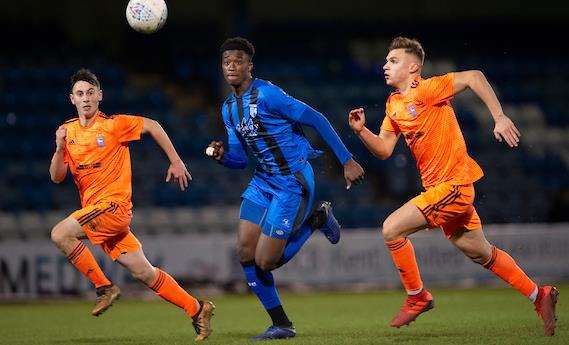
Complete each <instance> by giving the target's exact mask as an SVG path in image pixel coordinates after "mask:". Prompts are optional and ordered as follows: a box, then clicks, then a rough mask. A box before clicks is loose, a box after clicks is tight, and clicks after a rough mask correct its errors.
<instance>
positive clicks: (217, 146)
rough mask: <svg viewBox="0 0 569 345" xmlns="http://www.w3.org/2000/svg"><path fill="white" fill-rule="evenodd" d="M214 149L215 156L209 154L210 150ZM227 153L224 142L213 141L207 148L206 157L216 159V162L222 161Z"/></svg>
mask: <svg viewBox="0 0 569 345" xmlns="http://www.w3.org/2000/svg"><path fill="white" fill-rule="evenodd" d="M210 147H212V148H213V154H212V155H209V154H207V151H208V149H209V148H210ZM224 153H225V148H224V147H223V141H215V140H214V141H212V142H211V143H210V144H209V146H208V147H207V148H206V155H207V156H208V157H211V158H213V159H215V160H216V161H218V162H219V161H221V160H222V159H223V154H224Z"/></svg>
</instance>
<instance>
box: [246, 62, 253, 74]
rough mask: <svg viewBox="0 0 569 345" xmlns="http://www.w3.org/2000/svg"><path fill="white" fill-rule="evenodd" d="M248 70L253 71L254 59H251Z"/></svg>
mask: <svg viewBox="0 0 569 345" xmlns="http://www.w3.org/2000/svg"><path fill="white" fill-rule="evenodd" d="M247 72H249V74H251V73H253V61H249V66H247Z"/></svg>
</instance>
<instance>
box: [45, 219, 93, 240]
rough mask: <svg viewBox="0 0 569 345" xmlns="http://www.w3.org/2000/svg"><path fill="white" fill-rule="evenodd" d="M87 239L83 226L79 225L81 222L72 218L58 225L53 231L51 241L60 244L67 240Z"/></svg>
mask: <svg viewBox="0 0 569 345" xmlns="http://www.w3.org/2000/svg"><path fill="white" fill-rule="evenodd" d="M85 237H86V235H85V232H84V231H83V228H82V227H81V225H79V222H78V221H77V220H76V219H75V218H73V217H72V216H69V217H67V218H65V219H63V220H62V221H60V222H59V223H57V224H56V225H55V226H54V227H53V229H52V230H51V239H52V240H53V241H54V242H60V241H62V240H65V239H66V238H77V239H81V238H85Z"/></svg>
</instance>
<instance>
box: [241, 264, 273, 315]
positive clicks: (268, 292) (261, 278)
mask: <svg viewBox="0 0 569 345" xmlns="http://www.w3.org/2000/svg"><path fill="white" fill-rule="evenodd" d="M241 266H243V272H244V273H245V278H246V279H247V284H248V285H249V287H250V288H251V290H253V292H254V293H255V295H257V298H259V300H260V301H261V303H262V304H263V307H265V309H267V310H268V309H272V308H275V307H278V306H280V305H281V300H280V298H279V293H278V292H277V288H276V287H275V280H274V279H273V274H272V273H271V272H264V271H261V269H260V268H259V267H257V265H255V262H254V261H250V262H242V263H241Z"/></svg>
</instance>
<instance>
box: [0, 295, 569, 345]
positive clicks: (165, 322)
mask: <svg viewBox="0 0 569 345" xmlns="http://www.w3.org/2000/svg"><path fill="white" fill-rule="evenodd" d="M560 290H561V295H560V297H561V298H560V302H559V303H558V305H557V306H558V308H557V315H558V318H559V321H558V324H557V334H556V336H555V337H553V338H546V337H544V336H543V328H542V325H541V323H540V321H538V319H537V317H536V315H535V313H534V311H533V308H532V307H533V306H532V305H531V304H530V303H529V302H528V301H526V300H525V299H524V298H522V297H520V296H519V295H518V294H517V293H516V292H515V291H512V290H510V289H471V290H433V291H432V292H433V295H434V296H435V300H436V307H435V309H433V310H432V311H430V312H428V313H427V314H425V315H423V316H421V317H420V318H419V319H418V321H417V322H414V323H413V324H412V325H411V326H410V327H405V328H401V329H392V328H390V327H388V326H387V323H388V322H389V320H390V319H391V317H392V316H393V314H394V313H395V312H396V310H397V309H398V308H399V305H400V303H401V302H402V300H403V295H402V293H401V292H392V291H389V292H377V293H349V294H348V293H317V294H307V295H297V294H283V296H282V299H283V301H284V305H285V307H286V309H287V311H288V314H289V316H290V317H291V319H292V320H293V321H294V322H295V326H296V329H297V332H298V335H297V337H296V338H295V339H292V340H287V341H286V344H287V345H289V344H290V345H293V344H397V345H401V344H460V345H466V344H485V345H488V344H569V321H568V320H569V303H564V297H565V293H567V294H568V295H569V286H567V285H566V286H561V287H560ZM566 291H567V292H566ZM215 303H216V305H217V309H216V316H215V319H214V329H215V332H214V333H213V335H212V336H211V338H210V339H209V340H208V341H207V344H243V343H247V341H248V339H249V338H250V337H251V336H254V335H256V334H258V333H259V332H261V331H263V330H264V329H265V328H266V326H268V317H267V316H266V315H265V313H264V312H263V311H262V310H261V308H260V306H259V304H258V302H257V301H256V300H255V299H254V298H253V297H252V296H223V297H218V298H216V299H215ZM91 306H92V303H91V302H79V301H63V302H55V301H51V302H43V303H39V302H38V303H35V302H34V303H28V304H4V305H0V343H1V344H10V345H12V344H42V345H44V344H191V343H193V337H194V332H193V329H192V327H191V324H190V322H189V321H188V319H187V318H185V317H184V314H183V313H182V312H181V311H180V310H179V309H177V308H175V307H172V306H171V305H169V304H167V303H164V302H161V301H158V300H155V301H154V300H153V301H126V300H122V301H119V302H117V304H116V305H115V306H113V307H112V308H111V309H110V310H109V311H108V312H107V313H106V314H105V315H103V316H101V317H99V318H94V317H92V316H90V314H89V312H90V308H91ZM277 343H282V342H277Z"/></svg>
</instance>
